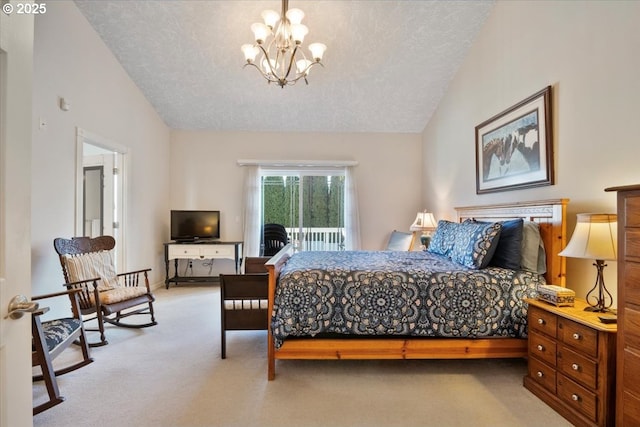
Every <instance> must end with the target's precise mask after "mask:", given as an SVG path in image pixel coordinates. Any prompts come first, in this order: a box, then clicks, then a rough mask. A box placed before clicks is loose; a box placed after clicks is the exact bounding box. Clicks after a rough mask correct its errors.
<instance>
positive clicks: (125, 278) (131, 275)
mask: <svg viewBox="0 0 640 427" xmlns="http://www.w3.org/2000/svg"><path fill="white" fill-rule="evenodd" d="M150 271H151V269H150V268H145V269H142V270H136V271H129V272H126V273H120V274H118V275H117V277H118V279H120V278H122V282H121V284H123V285H124V287H134V286H140V274H143V275H144V286H146V288H147V292H148V293H151V286H149V275H148V274H147V273H148V272H150Z"/></svg>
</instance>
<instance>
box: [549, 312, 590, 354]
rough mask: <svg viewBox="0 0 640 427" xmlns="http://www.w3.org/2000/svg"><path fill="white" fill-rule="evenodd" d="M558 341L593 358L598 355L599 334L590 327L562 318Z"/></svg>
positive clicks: (559, 322)
mask: <svg viewBox="0 0 640 427" xmlns="http://www.w3.org/2000/svg"><path fill="white" fill-rule="evenodd" d="M558 339H559V340H560V341H561V342H563V343H565V344H567V345H568V346H570V347H571V348H573V349H575V350H578V351H579V352H582V353H584V354H587V355H589V356H591V357H596V356H597V355H598V332H597V331H596V330H594V329H591V328H590V327H588V326H585V325H583V324H580V323H577V322H574V321H571V320H568V319H564V318H560V319H558Z"/></svg>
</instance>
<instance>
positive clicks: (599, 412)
mask: <svg viewBox="0 0 640 427" xmlns="http://www.w3.org/2000/svg"><path fill="white" fill-rule="evenodd" d="M526 302H527V303H529V315H528V325H529V363H528V365H529V367H528V373H527V376H525V377H524V386H525V387H526V388H527V389H528V390H529V391H531V392H532V393H533V394H535V395H536V396H538V397H539V398H540V399H542V400H543V401H544V402H545V403H546V404H548V405H549V406H551V407H552V408H553V409H555V410H556V411H557V412H558V413H559V414H560V415H562V416H563V417H565V418H566V419H567V420H569V421H571V422H572V423H573V424H575V425H577V426H613V425H614V424H615V383H616V382H615V374H616V371H615V367H616V332H617V326H616V324H604V323H602V322H600V320H599V319H598V316H599V315H601V313H591V312H587V311H584V307H586V305H587V303H586V301H584V300H580V299H576V302H575V307H555V306H553V305H551V304H548V303H546V302H544V301H538V300H535V299H527V300H526Z"/></svg>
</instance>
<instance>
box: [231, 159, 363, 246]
mask: <svg viewBox="0 0 640 427" xmlns="http://www.w3.org/2000/svg"><path fill="white" fill-rule="evenodd" d="M357 164H358V162H356V161H351V160H345V161H340V160H338V161H260V160H238V165H240V166H243V167H245V168H246V169H245V173H244V175H245V182H244V232H243V233H244V241H243V242H244V245H243V248H244V254H245V256H257V255H258V254H260V250H261V238H262V233H261V230H262V227H263V225H264V224H265V223H269V222H274V223H280V224H282V225H284V226H285V228H287V230H288V233H289V236H290V240H291V242H292V243H294V244H297V245H298V248H299V249H307V250H321V249H327V250H358V249H360V220H359V216H358V193H357V190H356V182H355V176H354V167H355V166H356V165H357Z"/></svg>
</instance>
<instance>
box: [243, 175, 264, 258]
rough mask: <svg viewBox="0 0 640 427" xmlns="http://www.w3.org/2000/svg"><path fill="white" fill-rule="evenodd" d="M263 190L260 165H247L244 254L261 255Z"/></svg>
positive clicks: (245, 178)
mask: <svg viewBox="0 0 640 427" xmlns="http://www.w3.org/2000/svg"><path fill="white" fill-rule="evenodd" d="M261 208H262V191H261V188H260V167H259V166H245V172H244V256H245V257H248V256H249V257H253V256H259V255H260V232H261V230H262V224H261V218H260V210H261Z"/></svg>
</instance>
